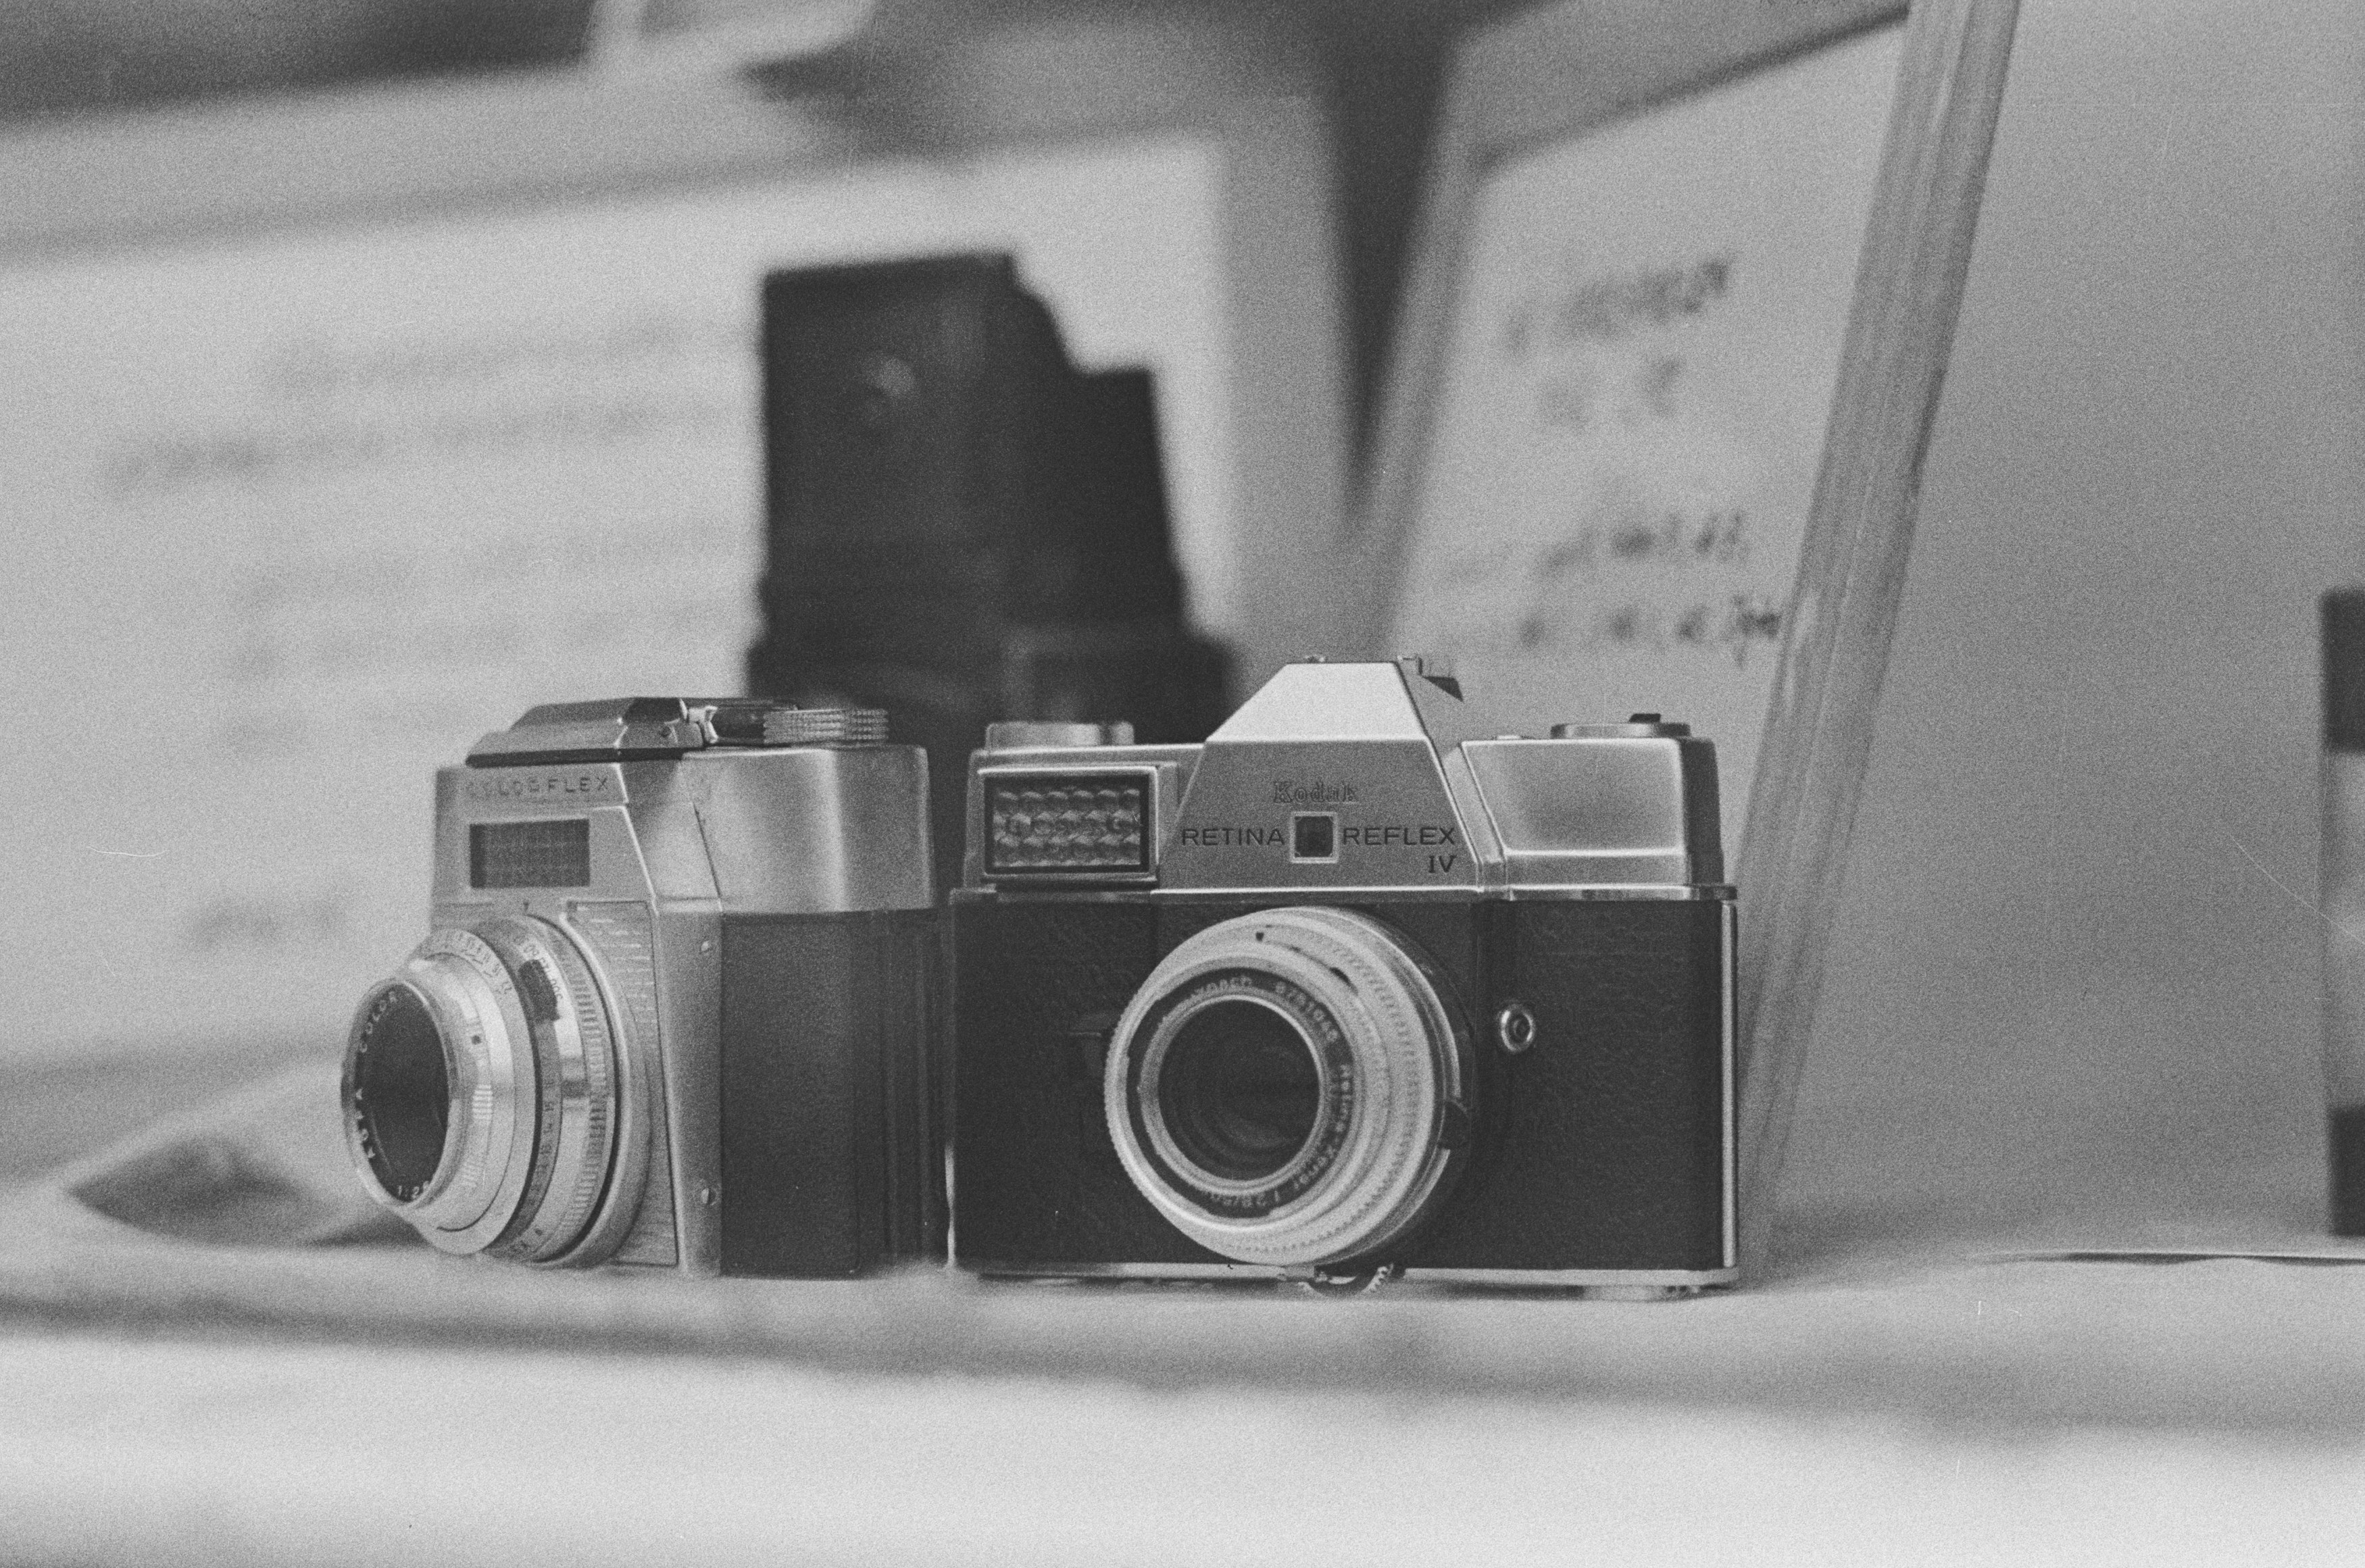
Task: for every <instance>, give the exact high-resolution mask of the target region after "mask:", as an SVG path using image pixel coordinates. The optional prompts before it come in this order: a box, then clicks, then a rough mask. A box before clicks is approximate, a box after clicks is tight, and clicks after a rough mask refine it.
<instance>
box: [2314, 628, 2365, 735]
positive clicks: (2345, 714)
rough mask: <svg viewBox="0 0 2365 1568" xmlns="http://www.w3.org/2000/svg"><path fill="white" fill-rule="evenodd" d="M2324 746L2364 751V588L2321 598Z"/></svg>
mask: <svg viewBox="0 0 2365 1568" xmlns="http://www.w3.org/2000/svg"><path fill="white" fill-rule="evenodd" d="M2324 746H2325V749H2326V751H2365V588H2337V589H2335V590H2333V591H2332V592H2330V593H2327V594H2326V595H2325V596H2324Z"/></svg>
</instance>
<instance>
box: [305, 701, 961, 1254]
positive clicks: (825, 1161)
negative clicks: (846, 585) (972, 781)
mask: <svg viewBox="0 0 2365 1568" xmlns="http://www.w3.org/2000/svg"><path fill="white" fill-rule="evenodd" d="M885 735H886V717H885V715H884V714H882V713H880V712H877V711H869V710H859V709H856V710H844V709H840V710H818V709H800V708H795V707H791V706H790V705H787V704H784V703H778V702H770V701H762V700H744V699H730V700H684V699H679V698H629V699H620V700H611V701H600V702H579V703H568V704H563V705H557V706H552V707H544V708H536V709H534V710H533V711H531V712H529V713H527V714H526V715H525V717H523V718H522V719H520V720H519V721H518V722H517V723H516V724H515V725H514V726H513V727H511V728H510V729H507V730H502V731H499V732H497V733H495V734H489V735H487V736H486V737H485V738H484V739H482V740H481V741H478V742H477V743H476V748H475V749H474V750H473V751H471V752H470V753H469V754H468V758H467V762H466V764H465V766H464V767H445V768H443V769H440V770H439V771H438V772H437V773H436V776H435V861H434V909H433V918H432V926H433V929H432V934H431V935H429V936H428V938H427V940H426V941H424V942H422V943H420V946H419V947H418V949H417V950H416V951H415V952H413V953H412V954H411V955H410V957H409V959H408V960H407V961H406V962H405V963H404V964H403V966H402V968H401V969H399V970H398V971H397V972H396V973H395V974H394V975H393V976H392V977H391V978H390V979H387V980H382V981H380V982H379V983H378V984H377V985H376V986H375V987H373V988H372V989H371V990H370V991H369V993H368V994H367V995H366V996H365V997H364V999H363V1001H362V1004H361V1008H360V1010H359V1012H358V1013H357V1014H355V1016H354V1019H353V1028H352V1032H351V1034H350V1036H348V1040H347V1044H346V1047H345V1066H344V1082H343V1097H344V1119H345V1134H346V1141H347V1144H348V1147H349V1148H350V1149H351V1151H352V1154H353V1165H354V1169H355V1170H357V1171H358V1172H359V1173H360V1175H361V1179H362V1182H363V1185H364V1187H365V1188H367V1189H368V1191H369V1193H370V1194H371V1195H372V1196H373V1197H375V1199H377V1201H378V1202H379V1203H381V1204H385V1205H386V1206H387V1207H388V1208H390V1209H392V1210H393V1211H394V1212H395V1213H397V1214H398V1215H401V1216H402V1217H403V1218H404V1219H406V1220H408V1221H409V1222H410V1224H411V1225H412V1226H414V1227H415V1228H416V1229H417V1230H418V1231H419V1233H420V1235H421V1236H423V1237H425V1238H427V1239H428V1240H429V1241H431V1242H432V1243H433V1244H434V1245H435V1246H437V1247H439V1248H441V1249H443V1250H444V1251H447V1252H460V1253H482V1254H485V1255H487V1256H488V1257H494V1258H504V1259H510V1260H516V1261H519V1262H524V1263H538V1264H548V1265H588V1264H596V1263H610V1262H612V1263H633V1264H642V1265H647V1266H651V1267H657V1268H677V1269H680V1270H683V1271H686V1272H689V1273H697V1274H713V1273H718V1272H719V1273H724V1274H762V1275H782V1276H795V1277H822V1276H839V1275H850V1274H857V1273H861V1272H864V1271H868V1270H870V1269H872V1268H875V1267H877V1266H879V1265H880V1264H884V1263H890V1262H893V1261H895V1260H902V1259H914V1258H925V1257H930V1256H935V1257H941V1256H942V1255H943V1236H944V1207H943V1201H942V1171H943V1164H942V1157H941V1152H940V1151H941V1143H940V1140H939V1135H938V1131H937V1128H936V1117H935V1115H934V1114H932V1109H931V1107H932V1103H933V1100H934V1096H933V1094H932V1089H933V1086H934V1085H935V1083H936V1081H937V1079H938V1078H939V1077H940V1074H938V1073H937V1072H936V1070H935V1069H934V1068H933V1067H932V1066H931V1063H930V1060H929V1056H930V1052H929V1049H928V1046H927V1042H928V1041H929V1040H930V1038H931V1037H932V1035H933V1033H934V1030H933V1027H932V1022H931V1009H932V1007H933V1002H932V1000H931V995H932V992H931V987H932V984H933V980H934V975H933V970H934V962H933V958H934V952H935V946H936V917H935V915H934V913H933V911H932V909H931V907H930V906H931V903H932V902H933V901H932V897H931V888H930V878H929V871H928V863H929V848H928V778H927V762H926V758H925V756H923V755H922V754H921V753H920V752H919V750H918V749H917V748H915V747H911V746H891V745H884V744H883V742H884V738H885Z"/></svg>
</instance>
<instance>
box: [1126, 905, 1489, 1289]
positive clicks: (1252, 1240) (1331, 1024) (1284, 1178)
mask: <svg viewBox="0 0 2365 1568" xmlns="http://www.w3.org/2000/svg"><path fill="white" fill-rule="evenodd" d="M1469 1055H1470V1047H1469V1041H1468V1036H1467V1033H1466V1031H1465V1030H1463V1027H1462V1026H1461V1025H1460V1023H1459V1022H1458V1020H1457V1019H1456V1017H1455V1015H1454V1014H1453V1012H1452V1009H1451V1008H1450V1007H1449V1006H1448V1004H1447V1003H1446V1002H1445V1000H1444V997H1443V995H1442V994H1441V992H1440V986H1439V982H1438V981H1437V980H1436V978H1435V977H1434V976H1433V974H1432V973H1431V972H1430V970H1429V966H1428V965H1427V964H1426V963H1425V962H1424V961H1423V960H1422V959H1421V958H1419V956H1418V954H1417V953H1416V952H1415V951H1414V950H1413V949H1412V948H1411V947H1410V946H1409V945H1408V944H1407V943H1406V942H1405V940H1404V938H1403V937H1402V936H1400V935H1397V934H1396V933H1395V932H1394V931H1392V930H1391V929H1389V928H1388V927H1387V926H1386V925H1384V924H1382V923H1381V922H1379V921H1377V920H1373V919H1372V918H1370V917H1369V916H1366V915H1362V914H1357V913H1352V912H1351V911H1347V910H1337V909H1319V908H1306V907H1299V908H1287V909H1275V910H1266V911H1262V912H1260V913H1255V914H1250V915H1241V916H1239V917H1237V918H1235V919H1232V920H1227V921H1224V922H1221V923H1219V924H1216V925H1212V926H1210V927H1208V928H1207V929H1206V930H1205V931H1202V932H1200V933H1199V934H1198V935H1194V936H1193V937H1191V938H1190V939H1189V940H1187V941H1185V942H1183V944H1182V945H1181V946H1177V947H1176V948H1175V949H1174V951H1173V952H1171V953H1170V954H1169V955H1168V956H1167V958H1166V959H1165V961H1164V962H1162V963H1160V965H1159V966H1158V968H1157V969H1155V970H1153V971H1152V972H1151V974H1150V976H1149V980H1146V981H1145V982H1144V983H1143V984H1142V987H1141V989H1140V990H1139V991H1137V992H1136V993H1135V995H1134V999H1133V1002H1132V1003H1131V1005H1130V1006H1128V1007H1127V1008H1126V1012H1125V1014H1124V1016H1123V1017H1122V1018H1120V1019H1119V1020H1118V1022H1117V1027H1116V1032H1115V1036H1113V1037H1112V1040H1111V1043H1110V1050H1109V1057H1108V1067H1107V1072H1106V1076H1105V1078H1104V1081H1103V1085H1102V1092H1103V1105H1104V1111H1105V1113H1106V1114H1107V1117H1108V1124H1109V1131H1110V1135H1111V1137H1112V1139H1113V1140H1114V1141H1115V1145H1116V1149H1117V1155H1118V1158H1119V1159H1122V1160H1123V1161H1124V1164H1125V1168H1126V1174H1127V1175H1128V1176H1130V1177H1131V1178H1132V1180H1133V1183H1134V1185H1135V1187H1136V1188H1138V1190H1139V1191H1140V1192H1141V1193H1142V1195H1143V1196H1144V1197H1146V1198H1148V1199H1149V1202H1150V1203H1151V1204H1154V1205H1156V1206H1157V1208H1158V1211H1159V1212H1160V1214H1161V1215H1164V1216H1165V1217H1166V1218H1167V1219H1168V1220H1169V1221H1171V1223H1172V1224H1173V1225H1174V1226H1176V1228H1178V1229H1180V1230H1181V1231H1182V1232H1183V1234H1184V1235H1186V1236H1188V1237H1190V1238H1191V1239H1192V1240H1194V1241H1196V1242H1198V1243H1199V1244H1200V1245H1201V1246H1203V1247H1205V1248H1207V1249H1209V1250H1211V1251H1214V1252H1216V1253H1219V1254H1221V1255H1222V1256H1224V1257H1227V1258H1230V1259H1234V1260H1238V1261H1240V1262H1244V1263H1259V1264H1266V1265H1272V1266H1276V1267H1295V1266H1304V1265H1319V1264H1333V1263H1340V1262H1346V1261H1350V1260H1359V1259H1363V1258H1367V1257H1369V1256H1371V1255H1372V1254H1373V1253H1374V1252H1376V1251H1377V1250H1379V1249H1382V1248H1384V1247H1386V1246H1387V1245H1388V1244H1389V1243H1391V1242H1393V1241H1395V1240H1396V1239H1397V1238H1400V1237H1403V1236H1405V1235H1407V1234H1408V1233H1409V1232H1410V1231H1411V1230H1412V1228H1413V1227H1414V1226H1417V1225H1418V1224H1419V1222H1420V1221H1421V1220H1422V1219H1424V1218H1426V1217H1427V1215H1429V1213H1430V1212H1431V1211H1432V1210H1433V1209H1434V1207H1435V1205H1436V1204H1437V1203H1438V1202H1439V1201H1440V1199H1441V1198H1442V1196H1443V1194H1444V1193H1445V1191H1446V1190H1447V1187H1448V1185H1449V1182H1448V1178H1449V1177H1450V1176H1451V1174H1452V1170H1453V1169H1454V1163H1455V1159H1456V1158H1457V1151H1456V1150H1455V1149H1454V1148H1450V1147H1448V1146H1449V1145H1450V1144H1453V1143H1457V1142H1458V1141H1459V1140H1458V1139H1456V1138H1455V1137H1453V1131H1454V1129H1455V1128H1457V1127H1460V1126H1466V1125H1467V1122H1468V1115H1467V1110H1468V1085H1469V1084H1470V1082H1471V1069H1470V1061H1469Z"/></svg>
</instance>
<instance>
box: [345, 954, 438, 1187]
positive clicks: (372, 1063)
mask: <svg viewBox="0 0 2365 1568" xmlns="http://www.w3.org/2000/svg"><path fill="white" fill-rule="evenodd" d="M353 1027H354V1033H355V1036H356V1039H357V1042H358V1045H359V1049H358V1051H357V1053H356V1056H355V1075H356V1076H355V1081H354V1084H353V1093H352V1095H351V1102H352V1104H353V1113H354V1123H355V1126H357V1127H358V1129H359V1132H360V1139H359V1142H360V1148H361V1152H362V1154H363V1157H364V1159H366V1160H367V1161H368V1163H369V1170H370V1175H371V1176H372V1177H374V1178H375V1180H376V1182H377V1184H378V1185H379V1186H380V1187H381V1188H383V1189H385V1191H386V1192H387V1194H388V1195H389V1196H391V1197H393V1198H394V1199H395V1200H396V1201H398V1202H399V1203H412V1202H415V1201H417V1200H418V1198H419V1197H420V1194H421V1193H425V1192H426V1190H427V1184H428V1182H431V1181H432V1180H433V1179H434V1176H435V1170H436V1168H437V1167H438V1166H440V1165H441V1164H443V1140H444V1137H445V1135H446V1133H447V1132H448V1131H449V1129H450V1126H451V1121H452V1073H451V1069H450V1066H449V1064H448V1063H447V1062H446V1061H445V1059H444V1055H443V1034H442V1032H441V1031H440V1030H438V1029H437V1028H436V1026H435V1017H434V1014H432V1013H430V1012H429V1011H428V1009H427V1003H426V1002H425V1001H424V1000H423V999H421V998H420V994H419V993H418V992H417V991H413V990H412V989H411V988H410V987H409V986H407V985H400V984H396V985H387V986H381V987H379V988H378V989H377V990H376V991H374V992H372V993H371V995H370V999H369V1002H367V1003H366V1004H365V1005H364V1007H363V1009H362V1014H361V1017H360V1019H359V1020H358V1021H357V1022H356V1023H355V1025H354V1026H353Z"/></svg>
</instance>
